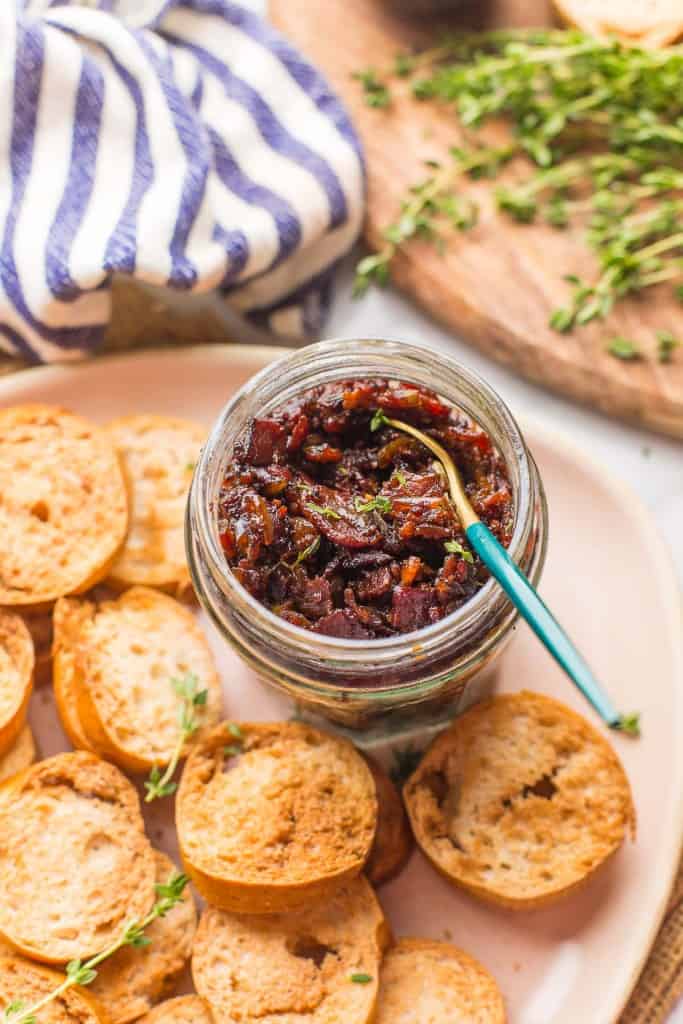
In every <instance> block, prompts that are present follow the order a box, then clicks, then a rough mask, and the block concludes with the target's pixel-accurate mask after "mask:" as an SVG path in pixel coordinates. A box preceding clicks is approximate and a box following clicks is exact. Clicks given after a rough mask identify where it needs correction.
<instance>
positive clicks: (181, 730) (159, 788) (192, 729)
mask: <svg viewBox="0 0 683 1024" xmlns="http://www.w3.org/2000/svg"><path fill="white" fill-rule="evenodd" d="M171 686H172V687H173V689H174V690H175V692H176V693H177V694H178V697H179V698H180V700H179V702H178V740H177V742H176V745H175V747H174V750H173V754H172V755H171V760H170V761H169V762H168V764H167V766H166V770H165V771H164V772H163V773H162V771H161V769H160V768H159V767H158V766H157V765H155V766H154V768H152V770H151V772H150V773H149V778H148V779H147V780H146V782H145V789H146V790H147V795H146V796H145V803H148V804H149V803H151V802H152V801H153V800H158V799H160V798H161V797H165V796H172V794H173V793H175V791H176V789H177V788H178V785H177V783H176V782H174V781H173V776H174V775H175V773H176V769H177V767H178V762H179V761H180V758H181V756H182V752H183V747H184V746H185V744H186V742H187V740H188V739H189V738H190V737H191V736H193V735H194V734H195V733H196V731H197V729H198V728H199V724H200V723H199V715H198V712H199V711H200V709H201V708H203V707H205V706H206V702H207V699H208V696H209V691H208V690H200V689H199V679H198V678H197V676H196V675H195V674H194V672H187V673H186V674H185V675H184V676H183V677H182V678H174V679H171Z"/></svg>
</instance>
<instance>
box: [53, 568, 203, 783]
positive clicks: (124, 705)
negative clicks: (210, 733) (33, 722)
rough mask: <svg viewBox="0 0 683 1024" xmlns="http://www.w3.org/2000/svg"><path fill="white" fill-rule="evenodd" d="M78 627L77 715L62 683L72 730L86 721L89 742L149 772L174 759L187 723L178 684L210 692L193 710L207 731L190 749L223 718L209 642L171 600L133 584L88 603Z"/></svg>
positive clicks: (197, 735) (191, 617) (129, 768)
mask: <svg viewBox="0 0 683 1024" xmlns="http://www.w3.org/2000/svg"><path fill="white" fill-rule="evenodd" d="M59 614H60V613H59V612H58V617H59ZM74 618H78V612H76V613H75V614H74ZM74 632H75V636H74V637H73V643H74V646H75V658H74V662H73V664H74V673H73V678H72V682H73V687H74V692H75V697H76V708H75V712H74V711H73V710H72V711H69V710H68V709H67V707H66V705H67V701H68V693H67V692H65V691H67V690H68V686H67V685H66V684H65V682H64V680H62V682H61V684H60V685H59V686H58V687H57V690H58V694H59V695H60V696H61V700H60V703H61V706H62V708H63V709H64V713H63V716H62V717H63V720H64V723H65V727H66V725H67V723H68V724H69V728H70V729H71V730H72V731H73V734H74V737H77V736H78V729H79V726H78V725H77V722H78V723H80V729H81V732H82V734H83V736H84V738H85V740H86V741H87V742H89V743H90V744H91V745H92V746H94V748H95V749H96V750H97V751H99V752H100V753H101V754H102V755H103V756H106V757H108V758H109V759H110V760H112V761H114V763H115V764H118V765H119V766H120V767H121V768H123V769H124V770H126V771H131V772H148V771H149V770H150V769H151V768H153V767H154V766H155V765H166V764H168V763H169V761H170V760H171V758H172V756H173V752H174V750H175V748H176V745H177V743H178V736H179V728H180V727H179V723H178V713H179V707H180V703H181V697H180V696H179V694H178V692H177V689H176V688H175V684H178V683H181V682H183V681H186V682H188V681H189V682H190V683H191V684H192V685H193V686H194V687H195V689H196V692H197V693H203V692H204V691H206V700H205V702H204V703H202V704H201V705H197V706H196V707H195V708H193V714H194V717H195V718H196V719H197V722H198V724H199V727H200V728H199V729H198V731H197V732H195V733H194V734H193V736H192V737H191V739H190V740H189V742H188V745H187V746H188V748H190V747H191V746H192V745H193V744H195V743H197V742H199V741H200V740H201V736H202V732H203V731H204V730H206V729H207V728H208V727H210V726H214V725H216V723H217V722H218V721H219V720H220V718H221V710H222V690H221V684H220V680H219V678H218V674H217V672H216V667H215V664H214V660H213V656H212V654H211V650H210V648H209V644H208V641H207V639H206V637H205V636H204V633H203V632H202V630H201V628H200V626H199V624H198V622H197V620H196V619H195V617H194V615H193V614H192V612H190V611H189V610H188V609H187V608H185V607H183V605H181V604H180V603H179V602H178V601H176V600H174V599H173V598H172V597H168V596H167V595H166V594H161V593H159V591H157V590H152V589H150V588H149V587H132V588H131V589H130V590H127V591H126V592H125V593H124V594H122V595H121V596H120V597H119V598H117V599H116V600H115V601H105V602H104V603H103V604H100V605H98V606H95V605H91V604H90V603H88V615H87V616H86V615H84V616H83V618H82V619H81V622H80V627H74ZM69 635H70V634H69ZM62 657H64V652H63V653H62ZM66 660H67V672H66V676H68V664H69V658H68V656H67V658H66ZM59 673H61V667H60V669H59ZM59 673H58V674H59ZM80 745H82V744H80V743H79V746H80ZM186 752H187V750H185V751H184V753H186Z"/></svg>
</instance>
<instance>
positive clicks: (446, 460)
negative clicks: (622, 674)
mask: <svg viewBox="0 0 683 1024" xmlns="http://www.w3.org/2000/svg"><path fill="white" fill-rule="evenodd" d="M370 426H371V429H372V430H379V429H380V427H383V426H387V427H393V428H394V430H401V431H402V432H403V433H404V434H410V436H411V437H414V438H416V439H417V440H418V441H420V442H421V443H422V444H423V445H424V446H425V447H426V448H428V449H429V450H430V451H431V452H432V454H433V455H435V456H436V457H437V459H438V460H439V463H440V464H441V466H442V467H443V471H444V473H445V474H446V480H447V481H448V489H449V492H450V496H451V501H452V502H453V505H454V507H455V511H456V512H457V514H458V518H459V520H460V522H461V523H462V526H463V528H464V530H465V536H466V537H467V540H468V541H469V543H470V545H471V546H472V548H473V549H474V550H475V551H476V552H477V554H478V555H479V557H480V558H481V560H482V562H483V563H484V565H485V566H486V567H487V569H488V570H489V572H490V573H491V575H492V576H493V577H494V578H495V579H496V580H497V581H498V583H500V585H501V587H502V588H503V590H504V591H505V593H506V594H507V595H508V597H509V598H510V600H511V601H512V603H513V604H514V605H515V607H516V608H517V610H518V611H519V613H520V615H521V616H522V618H524V619H526V621H527V622H528V623H529V625H530V626H531V628H532V629H533V631H534V633H535V634H536V636H537V637H538V638H539V640H541V642H542V643H543V644H544V645H545V647H546V648H547V649H548V651H549V652H550V653H551V654H552V656H553V657H554V658H555V660H556V661H557V662H558V664H559V665H560V666H561V667H562V668H563V669H564V671H565V672H566V673H567V675H568V676H569V678H570V679H571V680H572V682H573V683H574V684H575V686H576V687H577V688H578V689H579V690H580V692H581V693H582V694H583V696H584V697H585V698H586V700H588V702H589V703H590V704H592V706H593V707H594V708H595V710H596V711H597V712H598V714H599V715H600V717H601V718H602V720H603V721H604V722H606V724H607V725H608V726H609V727H610V728H611V729H619V730H621V731H622V732H625V733H628V734H629V735H631V736H639V735H640V725H639V716H638V715H637V714H632V715H622V714H620V713H619V712H618V711H617V709H616V707H615V706H614V703H613V702H612V699H611V697H610V696H609V694H608V693H607V691H606V690H605V689H604V688H603V686H602V685H601V684H600V683H599V682H598V680H597V679H596V678H595V675H594V674H593V672H592V670H591V668H590V666H589V665H588V663H587V662H586V659H585V658H584V657H583V655H582V654H581V652H580V651H579V650H578V648H577V647H576V646H575V644H574V643H573V642H572V641H571V640H570V638H569V637H568V636H567V634H566V633H565V631H564V629H563V628H562V626H561V625H560V624H559V622H558V621H557V619H556V618H555V616H554V615H553V614H552V612H551V611H550V609H549V608H548V607H547V606H546V605H545V604H544V602H543V601H542V600H541V598H540V597H539V595H538V593H537V592H536V590H535V589H534V588H533V586H532V585H531V583H530V582H529V580H528V579H527V578H526V576H525V575H524V573H523V572H522V571H521V569H519V567H518V566H517V565H515V563H514V562H513V561H512V559H511V558H510V556H509V554H508V553H507V551H506V550H505V548H504V547H503V545H502V544H501V543H500V542H499V541H498V540H497V539H496V538H495V537H494V535H493V534H492V533H491V531H490V530H489V528H488V526H486V524H485V523H482V521H481V519H480V518H479V516H478V515H477V513H476V512H475V511H474V509H473V508H472V505H471V503H470V500H469V498H468V497H467V493H466V491H465V487H464V485H463V482H462V478H461V476H460V473H459V471H458V469H457V467H456V465H455V462H454V461H453V459H452V458H451V456H450V455H449V453H448V452H447V451H446V449H445V448H444V447H443V446H442V445H440V444H439V442H438V441H435V440H434V439H433V438H431V437H429V435H428V434H425V433H423V431H421V430H419V429H418V428H417V427H414V426H412V424H410V423H404V422H403V421H402V420H395V419H392V418H390V417H389V416H387V415H386V414H385V413H384V412H383V411H382V410H381V409H378V410H377V412H375V414H374V416H373V418H372V422H371V425H370Z"/></svg>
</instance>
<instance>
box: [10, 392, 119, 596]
mask: <svg viewBox="0 0 683 1024" xmlns="http://www.w3.org/2000/svg"><path fill="white" fill-rule="evenodd" d="M0 491H2V494H3V501H2V505H0V604H4V605H13V606H21V607H43V606H47V605H49V604H50V603H51V602H53V601H55V600H56V599H57V598H58V597H62V596H63V595H66V594H75V593H82V592H83V591H85V590H87V589H88V588H89V587H91V586H94V584H95V583H96V582H97V581H98V580H100V579H102V578H103V577H104V576H105V575H106V574H107V572H108V571H109V566H110V564H111V562H112V561H113V560H114V558H115V556H116V553H117V552H118V549H119V548H120V547H121V544H122V543H123V539H124V537H125V533H126V527H127V523H128V506H127V499H126V490H125V486H124V482H123V476H122V473H121V468H120V466H119V461H118V458H117V456H116V452H115V451H114V447H113V444H112V442H111V439H110V438H109V437H108V435H107V434H105V433H104V431H101V430H99V429H98V428H97V427H95V426H93V425H92V424H90V423H88V422H87V421H86V420H84V419H81V417H80V416H75V415H74V414H73V413H70V412H67V411H66V410H64V409H59V408H56V407H54V406H49V405H39V404H35V405H22V406H14V407H12V408H9V409H3V410H0Z"/></svg>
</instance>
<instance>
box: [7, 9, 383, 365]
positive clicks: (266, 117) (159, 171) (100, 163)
mask: <svg viewBox="0 0 683 1024" xmlns="http://www.w3.org/2000/svg"><path fill="white" fill-rule="evenodd" d="M253 7H254V3H253V2H251V3H250V2H247V0H245V2H243V3H235V2H232V0H151V2H150V0H147V2H146V3H142V2H141V0H81V3H77V2H74V0H9V3H7V2H3V3H0V39H1V40H2V42H3V47H2V49H3V56H4V55H8V59H5V60H4V61H3V62H0V162H1V164H4V166H1V167H0V348H2V349H4V350H5V351H7V352H9V353H10V354H15V355H20V356H22V357H24V358H28V359H30V360H32V361H36V362H50V361H57V360H65V359H76V358H80V357H82V356H84V355H87V354H89V353H91V352H92V351H94V350H95V349H96V348H97V346H98V345H99V344H100V342H101V341H102V338H103V336H104V331H105V329H106V325H107V323H108V320H109V316H110V312H111V292H110V285H111V281H112V277H113V275H115V274H117V275H120V274H127V275H131V276H133V277H135V278H138V279H139V280H141V281H144V282H146V283H149V284H154V285H163V286H167V287H169V288H173V289H177V290H186V291H193V292H205V291H208V290H210V289H219V290H220V292H221V293H222V294H223V295H224V296H225V301H226V302H227V303H228V304H229V305H231V306H232V307H233V308H234V309H236V310H238V311H239V312H240V313H242V314H243V315H245V316H247V317H249V318H251V319H253V320H254V321H255V322H257V323H258V324H261V325H266V326H269V327H271V328H272V329H274V330H277V331H279V332H280V333H287V334H306V333H315V332H316V331H317V330H318V329H319V327H320V325H321V322H322V320H323V319H324V316H325V313H326V311H327V308H328V306H329V299H330V287H331V277H332V271H333V269H334V266H335V265H336V263H337V262H338V260H339V259H340V258H341V257H342V256H343V255H344V253H345V252H346V251H347V250H348V249H349V247H350V246H351V245H352V244H353V242H354V240H355V239H356V237H357V235H358V232H359V230H360V224H361V219H362V214H363V199H364V173H363V159H362V154H361V150H360V145H359V143H358V139H357V137H356V135H355V133H354V131H353V128H352V126H351V124H350V122H349V119H348V117H347V115H346V112H345V111H344V109H343V108H342V106H341V104H340V103H339V101H338V100H337V98H336V97H335V95H334V94H333V93H332V92H331V90H330V89H329V87H328V85H327V83H326V82H325V80H324V79H323V78H322V77H321V76H320V74H319V73H318V72H317V71H316V69H315V68H313V67H312V66H311V65H309V64H308V63H307V62H306V61H305V60H303V58H302V57H301V56H300V55H299V54H298V53H297V52H296V51H295V50H294V49H293V48H292V47H291V46H290V45H289V44H288V43H286V42H285V41H284V40H283V39H282V38H281V37H280V36H279V35H278V34H277V32H275V31H274V30H273V29H271V28H270V27H269V26H267V25H266V24H265V23H264V22H263V21H262V20H261V19H260V18H259V17H258V15H257V14H256V13H255V12H254V10H253ZM143 11H144V13H141V12H143ZM12 54H14V59H13V60H12Z"/></svg>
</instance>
